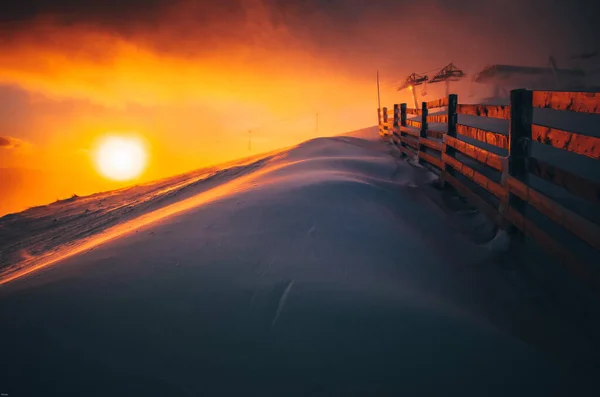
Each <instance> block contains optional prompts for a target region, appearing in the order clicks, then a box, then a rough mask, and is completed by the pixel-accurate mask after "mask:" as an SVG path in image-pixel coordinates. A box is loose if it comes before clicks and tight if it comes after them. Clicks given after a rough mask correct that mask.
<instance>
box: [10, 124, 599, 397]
mask: <svg viewBox="0 0 600 397" xmlns="http://www.w3.org/2000/svg"><path fill="white" fill-rule="evenodd" d="M433 179H434V176H433V175H432V174H431V173H429V172H428V171H427V170H426V169H423V168H420V167H418V166H414V165H411V164H408V163H406V162H404V161H402V160H400V159H398V158H396V157H394V156H393V155H391V151H390V148H389V147H388V146H387V145H385V144H383V143H381V142H379V140H378V137H377V132H376V130H375V129H374V128H370V129H366V130H362V131H358V132H355V133H353V134H348V135H345V136H339V137H333V138H320V139H315V140H311V141H308V142H305V143H303V144H301V145H298V146H297V147H294V148H291V149H288V150H284V151H282V152H278V153H274V154H269V155H267V156H265V157H263V158H260V159H253V160H249V161H246V162H244V163H240V164H238V165H231V167H229V168H223V169H216V168H215V169H210V170H203V171H200V172H197V173H192V174H188V175H185V176H182V177H179V178H173V179H171V180H168V181H162V182H160V183H157V184H152V185H147V186H141V187H136V188H133V189H128V190H123V191H119V192H110V193H105V194H100V195H96V196H91V197H88V198H74V199H73V200H71V201H70V202H62V203H56V204H54V205H51V206H48V207H43V208H38V209H32V210H29V211H28V212H25V213H22V214H16V215H11V216H9V217H4V218H2V219H0V226H1V229H0V230H2V233H3V234H2V239H3V243H2V245H0V247H2V250H3V254H4V253H5V252H7V253H8V254H6V255H5V256H4V257H3V259H2V260H3V262H2V265H3V266H4V267H3V270H4V273H3V277H4V281H5V283H4V284H3V285H1V286H0V316H1V317H0V318H2V327H1V328H0V337H1V340H2V342H3V343H2V344H1V347H0V357H2V360H1V361H0V392H5V390H6V392H9V393H10V394H9V395H21V394H39V395H42V393H46V394H48V393H49V394H60V395H87V396H91V395H124V396H125V395H127V396H129V395H144V396H149V395H169V396H176V395H186V396H187V395H190V396H195V395H327V396H330V395H451V394H457V395H459V394H460V395H527V396H530V395H553V394H556V393H558V394H561V393H564V392H566V391H568V392H569V393H573V392H574V391H576V393H575V394H578V395H583V393H584V392H585V391H587V390H589V387H591V386H597V385H594V384H593V383H592V382H593V378H592V377H591V375H590V376H588V372H587V370H588V369H589V366H590V361H589V357H592V356H593V350H592V349H593V348H594V347H595V346H597V345H596V344H595V341H594V340H591V339H590V337H589V335H588V334H587V333H586V331H585V330H583V329H580V328H578V327H577V326H575V325H571V324H570V322H569V319H568V318H566V317H564V316H563V312H562V311H560V310H558V308H557V307H555V306H553V305H554V303H553V302H552V301H551V300H548V299H547V297H546V295H545V294H544V291H543V290H541V289H540V288H537V287H536V285H534V284H533V283H531V282H530V281H528V280H526V279H524V278H522V277H521V274H520V273H519V272H518V271H516V270H515V269H514V268H513V267H507V262H506V261H507V259H506V258H507V253H506V252H505V249H506V244H505V242H503V241H502V239H503V238H504V237H503V236H502V235H498V236H497V233H496V230H495V228H494V227H492V226H491V225H489V224H487V223H486V221H485V220H484V219H483V218H482V217H481V216H480V214H478V213H476V212H474V211H471V210H469V209H468V207H466V206H465V205H464V203H462V202H460V201H457V200H456V198H454V197H450V196H445V195H442V194H441V193H439V192H437V191H436V190H435V189H433V188H432V187H431V184H430V182H431V181H433ZM124 209H128V210H124ZM86 210H87V211H86ZM54 219H57V221H56V222H54ZM53 224H54V225H53ZM19 228H21V229H19ZM19 230H21V231H19ZM19 233H21V234H19ZM15 236H17V237H15ZM6 241H8V242H6ZM17 252H27V253H28V254H27V255H24V256H23V255H21V256H20V257H19V255H17V254H16V253H17ZM32 269H33V270H35V271H31V270H32ZM2 388H4V389H5V390H4V389H2Z"/></svg>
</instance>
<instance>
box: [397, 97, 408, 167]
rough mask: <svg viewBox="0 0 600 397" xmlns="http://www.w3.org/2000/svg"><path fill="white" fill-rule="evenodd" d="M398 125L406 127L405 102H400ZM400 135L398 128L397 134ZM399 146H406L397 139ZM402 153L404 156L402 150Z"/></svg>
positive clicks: (400, 130) (400, 131)
mask: <svg viewBox="0 0 600 397" xmlns="http://www.w3.org/2000/svg"><path fill="white" fill-rule="evenodd" d="M400 126H401V127H406V103H401V104H400ZM398 135H400V136H402V129H399V134H398ZM399 143H400V146H402V147H406V144H405V143H404V142H402V141H399ZM402 155H403V156H404V155H405V154H404V152H402Z"/></svg>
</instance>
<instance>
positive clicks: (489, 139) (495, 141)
mask: <svg viewBox="0 0 600 397" xmlns="http://www.w3.org/2000/svg"><path fill="white" fill-rule="evenodd" d="M456 132H457V133H459V134H461V135H464V136H468V137H469V138H473V139H477V140H478V141H481V142H485V143H487V144H490V145H493V146H496V147H499V148H502V149H508V136H506V135H503V134H499V133H497V132H492V131H487V130H482V129H480V128H475V127H471V126H468V125H464V124H456Z"/></svg>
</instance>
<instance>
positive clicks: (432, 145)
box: [419, 138, 444, 152]
mask: <svg viewBox="0 0 600 397" xmlns="http://www.w3.org/2000/svg"><path fill="white" fill-rule="evenodd" d="M419 143H420V144H421V145H423V146H427V147H428V148H431V149H434V150H437V151H440V152H441V151H442V150H443V149H444V143H443V142H437V141H432V140H431V139H427V138H420V139H419Z"/></svg>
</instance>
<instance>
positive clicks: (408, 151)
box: [398, 145, 417, 158]
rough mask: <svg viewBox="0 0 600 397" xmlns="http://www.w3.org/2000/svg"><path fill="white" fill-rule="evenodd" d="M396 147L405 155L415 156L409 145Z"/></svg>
mask: <svg viewBox="0 0 600 397" xmlns="http://www.w3.org/2000/svg"><path fill="white" fill-rule="evenodd" d="M398 149H400V151H401V152H402V153H404V154H405V155H407V156H408V157H410V158H416V157H417V153H416V152H415V151H413V150H411V149H410V148H409V147H406V146H401V145H398Z"/></svg>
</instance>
